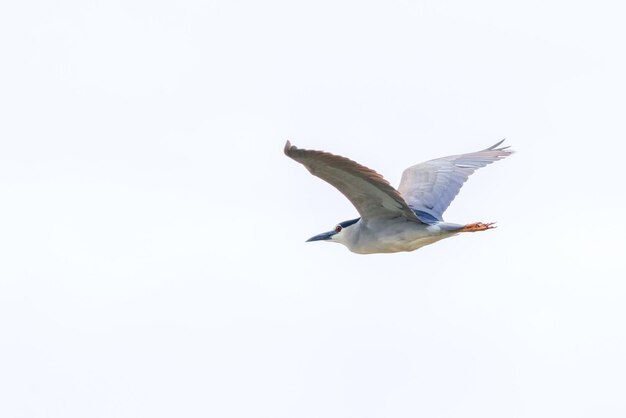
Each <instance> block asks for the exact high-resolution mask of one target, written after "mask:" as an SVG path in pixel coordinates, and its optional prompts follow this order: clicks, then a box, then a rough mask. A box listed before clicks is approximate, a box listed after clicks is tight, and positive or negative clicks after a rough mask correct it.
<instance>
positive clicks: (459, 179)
mask: <svg viewBox="0 0 626 418" xmlns="http://www.w3.org/2000/svg"><path fill="white" fill-rule="evenodd" d="M502 142H504V140H502V141H500V142H498V143H497V144H495V145H492V146H491V147H489V148H487V149H484V150H482V151H478V152H472V153H468V154H460V155H452V156H449V157H443V158H438V159H436V160H430V161H426V162H424V163H421V164H417V165H414V166H412V167H409V168H407V169H406V170H404V172H403V173H402V179H401V180H400V186H399V187H398V191H399V192H400V194H401V195H402V196H403V197H404V199H405V200H406V202H407V203H408V205H409V206H410V207H411V209H414V210H417V211H422V212H426V213H428V214H429V215H431V216H434V217H435V218H436V219H437V220H439V221H442V220H443V218H442V215H443V212H445V210H446V209H447V208H448V206H450V203H451V202H452V201H453V200H454V198H455V197H456V195H457V194H459V191H460V190H461V187H462V186H463V184H464V183H465V182H466V181H467V178H468V177H469V176H470V175H472V173H474V171H476V170H477V169H479V168H481V167H485V166H486V165H488V164H491V163H493V162H494V161H498V160H501V159H503V158H505V157H508V156H509V155H511V154H512V153H513V151H512V150H509V149H508V148H509V147H500V148H498V147H499V146H500V145H501V144H502Z"/></svg>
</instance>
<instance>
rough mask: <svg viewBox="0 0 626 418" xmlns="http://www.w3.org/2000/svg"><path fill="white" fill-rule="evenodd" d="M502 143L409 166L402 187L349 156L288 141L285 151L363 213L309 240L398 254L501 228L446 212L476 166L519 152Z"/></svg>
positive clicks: (402, 180)
mask: <svg viewBox="0 0 626 418" xmlns="http://www.w3.org/2000/svg"><path fill="white" fill-rule="evenodd" d="M502 142H504V140H502V141H500V142H498V143H497V144H495V145H493V146H491V147H489V148H487V149H484V150H482V151H477V152H472V153H469V154H460V155H452V156H449V157H443V158H438V159H435V160H430V161H426V162H424V163H421V164H417V165H414V166H412V167H409V168H407V169H406V170H404V172H403V173H402V179H401V180H400V186H399V187H398V189H397V190H396V189H394V188H393V187H392V186H391V185H390V184H389V182H387V180H385V179H384V178H383V177H382V176H381V175H380V174H378V173H377V172H376V171H374V170H372V169H370V168H367V167H365V166H363V165H361V164H359V163H356V162H354V161H352V160H350V159H348V158H345V157H341V156H339V155H334V154H330V153H328V152H323V151H314V150H306V149H300V148H297V147H296V146H294V145H291V143H290V142H289V141H287V143H286V144H285V155H287V156H288V157H290V158H292V159H293V160H295V161H297V162H299V163H300V164H302V165H304V166H305V167H306V168H307V170H309V171H310V172H311V174H313V175H314V176H317V177H319V178H321V179H322V180H324V181H326V182H328V183H329V184H330V185H332V186H333V187H335V188H336V189H337V190H339V191H340V192H341V193H342V194H343V195H344V196H345V197H347V198H348V200H349V201H350V202H351V203H352V204H353V205H354V207H355V208H356V210H357V211H358V212H359V215H361V216H360V217H359V218H356V219H351V220H348V221H344V222H339V223H338V224H337V225H336V226H335V227H334V228H333V229H332V230H331V231H328V232H324V233H321V234H319V235H315V236H314V237H312V238H309V239H308V240H307V242H310V241H327V242H338V243H341V244H343V245H345V246H346V247H348V249H349V250H350V251H352V252H354V253H358V254H374V253H394V252H400V251H413V250H416V249H418V248H421V247H423V246H425V245H429V244H433V243H435V242H437V241H439V240H442V239H444V238H448V237H451V236H454V235H457V234H459V233H461V232H477V231H486V230H488V229H492V228H495V226H494V223H483V222H475V223H471V224H466V225H462V224H455V223H450V222H445V221H444V220H443V217H442V216H443V212H444V211H445V210H446V209H447V208H448V206H449V205H450V203H451V202H452V200H454V198H455V197H456V195H457V194H458V193H459V190H461V187H462V186H463V183H465V181H466V180H467V178H468V177H469V176H470V175H471V174H472V173H473V172H474V171H476V169H478V168H481V167H484V166H486V165H488V164H491V163H493V162H494V161H498V160H501V159H503V158H505V157H508V156H509V155H511V154H512V153H513V151H512V150H509V149H508V148H509V147H500V145H501V144H502Z"/></svg>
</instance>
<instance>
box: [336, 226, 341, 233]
mask: <svg viewBox="0 0 626 418" xmlns="http://www.w3.org/2000/svg"><path fill="white" fill-rule="evenodd" d="M339 232H341V225H337V226H336V227H335V233H336V234H338V233H339Z"/></svg>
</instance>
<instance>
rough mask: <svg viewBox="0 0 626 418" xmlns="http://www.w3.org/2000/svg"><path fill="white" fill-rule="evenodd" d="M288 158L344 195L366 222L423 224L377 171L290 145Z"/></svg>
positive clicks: (286, 147) (323, 153) (337, 157)
mask: <svg viewBox="0 0 626 418" xmlns="http://www.w3.org/2000/svg"><path fill="white" fill-rule="evenodd" d="M285 155H287V156H288V157H290V158H292V159H294V160H295V161H297V162H299V163H300V164H302V165H304V166H305V167H306V168H307V170H309V171H310V172H311V174H313V175H314V176H317V177H319V178H321V179H322V180H324V181H326V182H328V183H330V184H331V185H332V186H334V187H335V188H336V189H337V190H339V191H340V192H341V193H343V195H344V196H345V197H347V198H348V200H349V201H350V202H351V203H352V204H353V205H354V207H355V208H356V210H357V211H358V212H359V214H360V215H361V218H362V219H363V221H364V222H368V221H372V220H376V219H389V218H396V217H399V216H402V217H405V218H407V219H409V220H412V221H415V222H420V221H419V220H418V219H417V217H416V216H415V214H414V213H413V211H412V210H411V209H410V208H409V206H408V205H407V203H406V202H405V201H404V199H403V198H402V196H400V193H398V191H397V190H396V189H394V188H393V187H391V185H390V184H389V183H388V182H387V180H385V179H384V178H383V177H382V176H381V175H380V174H378V173H377V172H375V171H374V170H371V169H369V168H367V167H364V166H362V165H360V164H358V163H356V162H354V161H352V160H349V159H347V158H344V157H340V156H338V155H333V154H330V153H328V152H323V151H312V150H306V149H300V148H297V147H295V146H293V145H291V143H290V142H289V141H287V143H286V144H285Z"/></svg>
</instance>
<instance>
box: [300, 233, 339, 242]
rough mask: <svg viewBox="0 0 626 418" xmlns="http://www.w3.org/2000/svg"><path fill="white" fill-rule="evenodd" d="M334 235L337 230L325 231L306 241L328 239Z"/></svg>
mask: <svg viewBox="0 0 626 418" xmlns="http://www.w3.org/2000/svg"><path fill="white" fill-rule="evenodd" d="M333 235H335V231H330V232H324V233H321V234H319V235H316V236H314V237H311V238H309V239H308V240H306V242H311V241H323V240H327V239H330V237H332V236H333Z"/></svg>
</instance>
